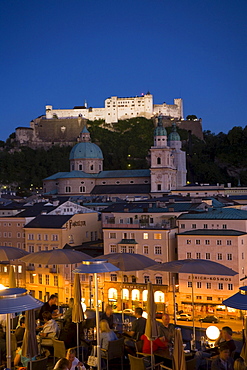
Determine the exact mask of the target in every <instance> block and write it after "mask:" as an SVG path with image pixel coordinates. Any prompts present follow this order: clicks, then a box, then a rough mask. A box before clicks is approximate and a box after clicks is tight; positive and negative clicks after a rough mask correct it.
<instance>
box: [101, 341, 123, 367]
mask: <svg viewBox="0 0 247 370" xmlns="http://www.w3.org/2000/svg"><path fill="white" fill-rule="evenodd" d="M123 356H124V338H120V339H117V340H111V341H110V342H109V345H108V349H104V348H101V357H102V358H103V359H105V360H106V362H107V370H108V369H109V361H110V360H113V359H114V358H121V369H122V370H123Z"/></svg>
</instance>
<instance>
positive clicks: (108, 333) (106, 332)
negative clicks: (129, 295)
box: [99, 320, 117, 349]
mask: <svg viewBox="0 0 247 370" xmlns="http://www.w3.org/2000/svg"><path fill="white" fill-rule="evenodd" d="M99 328H100V343H101V348H104V349H108V345H109V342H110V341H112V340H117V336H116V334H115V333H114V331H113V330H111V329H110V327H109V324H108V321H106V320H101V321H100V323H99Z"/></svg>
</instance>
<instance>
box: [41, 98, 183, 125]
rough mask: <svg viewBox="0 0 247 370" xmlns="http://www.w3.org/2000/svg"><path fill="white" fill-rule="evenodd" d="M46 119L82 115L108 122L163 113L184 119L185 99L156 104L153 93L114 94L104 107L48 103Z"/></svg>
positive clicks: (92, 119)
mask: <svg viewBox="0 0 247 370" xmlns="http://www.w3.org/2000/svg"><path fill="white" fill-rule="evenodd" d="M45 108H46V119H52V118H76V117H82V118H86V119H89V120H91V121H94V120H100V119H103V120H105V122H106V123H109V124H110V123H116V122H118V120H123V119H129V118H135V117H145V118H148V119H150V118H152V117H153V116H158V115H161V114H162V115H163V116H170V117H173V118H178V119H180V118H181V119H183V118H184V117H183V100H182V99H181V98H179V99H174V104H171V105H169V104H166V103H163V104H154V103H153V95H152V94H150V93H147V94H145V95H142V96H136V97H130V98H119V97H117V96H112V97H110V98H107V99H106V100H105V107H104V108H91V107H90V108H88V107H87V105H86V104H85V106H84V107H75V108H73V109H53V106H52V105H46V107H45Z"/></svg>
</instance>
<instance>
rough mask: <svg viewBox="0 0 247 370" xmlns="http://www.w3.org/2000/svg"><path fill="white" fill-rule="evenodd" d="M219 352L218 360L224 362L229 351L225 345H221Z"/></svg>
mask: <svg viewBox="0 0 247 370" xmlns="http://www.w3.org/2000/svg"><path fill="white" fill-rule="evenodd" d="M219 351H220V359H221V360H224V361H226V360H227V359H228V358H229V356H230V350H229V348H228V347H227V346H226V345H222V346H221V347H220V348H219Z"/></svg>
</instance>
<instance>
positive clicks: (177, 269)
mask: <svg viewBox="0 0 247 370" xmlns="http://www.w3.org/2000/svg"><path fill="white" fill-rule="evenodd" d="M147 269H148V270H155V271H168V272H173V273H187V274H188V273H189V274H191V280H192V287H191V289H192V319H193V340H195V312H194V305H195V304H194V288H193V285H194V274H201V275H225V276H234V275H237V274H238V272H236V271H234V270H232V269H230V268H229V267H226V266H224V265H222V264H220V263H217V262H214V261H210V260H203V259H191V258H190V259H185V260H177V261H171V262H166V263H160V264H157V265H155V266H150V267H148V268H147Z"/></svg>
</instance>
